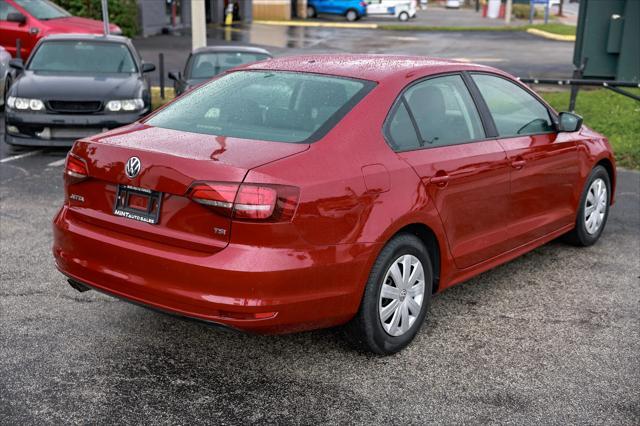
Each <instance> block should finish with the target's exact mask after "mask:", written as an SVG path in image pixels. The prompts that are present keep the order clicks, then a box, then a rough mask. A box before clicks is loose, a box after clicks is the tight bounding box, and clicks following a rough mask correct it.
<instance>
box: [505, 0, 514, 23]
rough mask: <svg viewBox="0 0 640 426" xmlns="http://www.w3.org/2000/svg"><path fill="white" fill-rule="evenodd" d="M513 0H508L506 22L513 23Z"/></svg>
mask: <svg viewBox="0 0 640 426" xmlns="http://www.w3.org/2000/svg"><path fill="white" fill-rule="evenodd" d="M512 3H513V0H507V7H506V8H505V11H504V22H505V23H506V24H507V25H509V24H510V23H511V9H512V7H511V6H512Z"/></svg>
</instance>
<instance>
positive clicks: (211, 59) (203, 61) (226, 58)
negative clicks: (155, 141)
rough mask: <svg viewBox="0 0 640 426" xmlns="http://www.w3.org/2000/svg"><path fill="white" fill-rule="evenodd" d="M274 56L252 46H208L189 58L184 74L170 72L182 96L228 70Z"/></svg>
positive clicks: (195, 51) (196, 50) (177, 90)
mask: <svg viewBox="0 0 640 426" xmlns="http://www.w3.org/2000/svg"><path fill="white" fill-rule="evenodd" d="M272 57H273V56H272V55H271V53H269V51H268V50H265V49H262V48H259V47H250V46H207V47H201V48H199V49H195V50H194V51H193V52H192V53H191V54H190V55H189V58H187V64H186V65H185V67H184V74H182V73H180V72H170V73H169V78H170V79H172V80H173V81H174V82H173V87H174V88H175V91H176V95H180V94H182V93H183V92H184V91H185V90H188V89H190V88H192V87H194V86H197V85H199V84H201V83H203V82H205V81H207V80H208V79H210V78H211V77H214V76H216V75H218V74H220V73H222V72H224V71H226V70H228V69H231V68H234V67H237V66H239V65H243V64H248V63H251V62H258V61H263V60H265V59H270V58H272Z"/></svg>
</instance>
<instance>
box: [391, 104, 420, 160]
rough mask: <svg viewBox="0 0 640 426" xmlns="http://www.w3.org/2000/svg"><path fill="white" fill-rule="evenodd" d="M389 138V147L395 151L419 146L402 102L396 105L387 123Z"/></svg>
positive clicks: (414, 130) (416, 135)
mask: <svg viewBox="0 0 640 426" xmlns="http://www.w3.org/2000/svg"><path fill="white" fill-rule="evenodd" d="M389 136H390V139H391V145H392V147H393V149H394V150H396V151H408V150H412V149H418V148H419V147H420V145H421V144H420V140H419V139H418V134H417V133H416V129H415V127H414V126H413V123H412V122H411V117H410V116H409V111H408V110H407V107H406V103H405V102H404V100H403V101H401V102H400V103H399V104H398V107H397V109H396V111H395V113H394V114H393V117H392V118H391V120H390V121H389Z"/></svg>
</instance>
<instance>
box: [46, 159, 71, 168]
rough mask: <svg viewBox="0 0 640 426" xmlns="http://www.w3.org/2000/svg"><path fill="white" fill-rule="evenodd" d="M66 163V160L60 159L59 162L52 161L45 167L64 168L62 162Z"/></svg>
mask: <svg viewBox="0 0 640 426" xmlns="http://www.w3.org/2000/svg"><path fill="white" fill-rule="evenodd" d="M65 161H67V159H66V158H61V159H59V160H56V161H52V162H50V163H49V164H47V167H59V166H64V162H65Z"/></svg>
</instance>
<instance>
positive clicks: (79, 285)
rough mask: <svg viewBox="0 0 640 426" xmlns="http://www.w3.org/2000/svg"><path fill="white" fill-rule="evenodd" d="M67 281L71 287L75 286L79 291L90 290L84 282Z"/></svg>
mask: <svg viewBox="0 0 640 426" xmlns="http://www.w3.org/2000/svg"><path fill="white" fill-rule="evenodd" d="M67 281H68V282H69V285H70V286H71V287H73V288H75V289H76V290H78V291H79V292H80V293H84V292H85V291H89V290H91V287H87V286H86V285H84V284H81V283H79V282H78V281H74V280H71V279H69V280H67Z"/></svg>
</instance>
